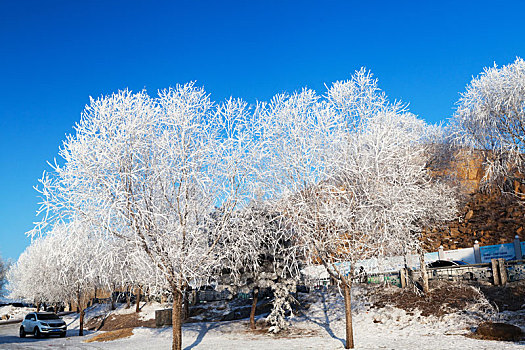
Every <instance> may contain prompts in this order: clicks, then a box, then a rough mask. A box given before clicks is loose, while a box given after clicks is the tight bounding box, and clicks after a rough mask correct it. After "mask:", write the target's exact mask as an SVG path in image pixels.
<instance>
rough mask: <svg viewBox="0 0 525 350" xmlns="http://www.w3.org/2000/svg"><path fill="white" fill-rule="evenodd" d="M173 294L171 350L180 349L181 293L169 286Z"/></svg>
mask: <svg viewBox="0 0 525 350" xmlns="http://www.w3.org/2000/svg"><path fill="white" fill-rule="evenodd" d="M171 288H172V290H171V292H172V295H173V307H172V313H171V322H172V325H173V343H172V347H171V348H172V350H181V349H182V320H181V316H182V315H181V313H182V293H181V292H180V291H179V290H178V289H177V288H176V287H171Z"/></svg>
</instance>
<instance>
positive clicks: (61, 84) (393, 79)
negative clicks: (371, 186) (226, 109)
mask: <svg viewBox="0 0 525 350" xmlns="http://www.w3.org/2000/svg"><path fill="white" fill-rule="evenodd" d="M524 13H525V2H522V1H520V2H512V1H508V2H505V3H503V2H496V1H490V2H484V1H450V2H449V1H413V2H409V1H359V2H357V1H341V2H332V1H319V2H310V1H296V2H292V1H243V2H236V3H234V2H229V1H198V0H194V1H164V2H162V1H151V0H150V1H140V2H139V1H132V0H127V1H111V0H105V1H89V0H86V1H53V0H46V1H23V0H0V133H1V134H0V146H1V154H0V166H1V171H0V184H1V194H0V254H1V255H2V256H3V257H4V258H13V259H16V258H17V257H18V255H19V254H20V253H21V252H22V251H23V249H24V248H25V246H27V245H28V244H29V239H27V238H26V237H25V236H24V232H26V231H28V230H29V229H31V227H32V222H33V221H34V219H35V210H36V209H37V202H38V198H37V193H36V192H35V191H34V190H33V188H32V187H33V186H34V185H36V184H37V179H38V178H39V177H40V176H41V174H42V171H43V170H44V169H48V167H47V165H46V161H47V160H52V159H53V158H54V157H55V156H56V155H57V151H58V147H59V146H60V144H61V141H62V140H63V139H64V138H65V135H66V134H67V133H70V132H71V131H72V126H73V124H74V123H75V122H76V121H78V120H79V117H80V112H81V111H82V109H83V107H84V105H85V104H86V103H88V98H89V96H99V95H101V94H108V93H111V92H113V91H116V90H118V89H122V88H126V87H129V88H130V89H132V90H139V89H142V88H146V89H147V90H148V91H149V92H150V93H152V94H154V93H155V91H156V90H157V89H159V88H165V87H169V86H170V85H175V84H176V83H183V82H187V81H189V80H196V81H197V82H198V83H199V84H202V85H204V86H205V88H206V89H207V91H208V92H209V93H211V94H212V97H213V98H215V99H217V100H220V99H223V98H226V97H229V96H235V97H243V98H245V99H246V100H248V101H249V102H254V101H255V100H256V99H259V100H265V99H268V98H270V97H271V96H272V95H274V94H275V93H278V92H283V91H293V90H296V89H299V88H301V87H303V86H308V87H311V88H314V89H317V90H320V91H322V90H323V89H324V87H323V84H324V83H325V82H326V83H330V82H332V81H334V80H341V79H345V78H348V77H349V76H350V74H351V73H352V72H353V71H354V70H355V69H358V68H359V67H361V66H366V67H368V68H369V69H371V70H372V71H373V72H374V74H375V75H376V76H377V77H378V78H379V81H380V85H381V87H382V88H383V89H384V90H385V91H386V93H387V94H388V95H389V96H390V97H391V98H396V99H402V100H403V101H405V102H409V103H410V106H411V107H410V108H411V110H412V111H413V112H414V113H416V114H418V115H420V116H421V117H423V118H425V119H426V120H427V121H429V122H437V121H440V120H445V119H446V118H448V117H450V116H451V114H452V112H453V108H454V103H455V101H456V100H457V98H458V93H459V92H460V91H462V90H463V89H464V87H465V85H466V83H467V82H468V81H469V80H470V78H471V77H472V76H473V75H477V74H478V73H479V72H480V71H481V70H482V68H483V67H484V66H488V65H492V64H493V63H494V62H496V63H498V64H499V65H501V64H506V63H509V62H511V61H513V60H514V59H515V57H516V56H521V57H523V56H525V25H524V20H523V14H524Z"/></svg>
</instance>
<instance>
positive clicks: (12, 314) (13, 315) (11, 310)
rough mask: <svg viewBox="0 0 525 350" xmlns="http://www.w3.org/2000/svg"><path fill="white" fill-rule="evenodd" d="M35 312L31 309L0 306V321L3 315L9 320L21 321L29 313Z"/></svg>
mask: <svg viewBox="0 0 525 350" xmlns="http://www.w3.org/2000/svg"><path fill="white" fill-rule="evenodd" d="M33 311H36V308H33V307H15V306H12V305H6V306H0V320H1V319H2V317H3V316H4V315H6V316H8V319H9V320H21V319H23V318H24V317H25V315H26V314H28V313H29V312H33Z"/></svg>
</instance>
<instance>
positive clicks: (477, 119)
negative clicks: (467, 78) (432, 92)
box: [451, 58, 525, 190]
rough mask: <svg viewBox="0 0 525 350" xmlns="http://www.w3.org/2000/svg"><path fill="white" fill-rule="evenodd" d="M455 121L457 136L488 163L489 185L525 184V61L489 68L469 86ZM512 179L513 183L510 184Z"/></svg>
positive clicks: (459, 104) (486, 173)
mask: <svg viewBox="0 0 525 350" xmlns="http://www.w3.org/2000/svg"><path fill="white" fill-rule="evenodd" d="M457 105H458V106H457V110H456V112H455V114H454V116H453V118H452V121H451V124H452V127H453V132H454V134H453V136H454V139H455V141H456V142H457V143H458V144H459V145H461V146H463V147H468V148H470V149H472V150H475V151H477V154H478V155H481V156H482V158H483V160H484V165H485V174H484V179H483V180H484V182H485V183H497V184H499V185H503V186H502V188H503V189H504V190H506V188H507V187H508V186H505V185H508V184H509V183H511V181H512V180H517V181H520V182H521V183H523V181H524V180H523V176H522V175H521V174H524V170H525V169H524V157H523V154H524V151H525V148H524V141H525V61H523V59H521V58H517V59H516V60H515V61H514V63H511V64H508V65H505V66H502V67H497V66H496V65H494V67H490V68H485V69H484V71H483V72H482V73H481V74H480V75H478V76H477V77H475V78H473V79H472V81H471V82H470V83H469V84H468V85H467V87H466V90H465V92H463V93H462V94H461V98H460V99H459V101H458V103H457ZM509 180H510V181H509Z"/></svg>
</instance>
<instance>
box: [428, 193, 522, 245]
mask: <svg viewBox="0 0 525 350" xmlns="http://www.w3.org/2000/svg"><path fill="white" fill-rule="evenodd" d="M467 218H468V219H467ZM523 226H525V207H524V206H523V205H522V204H521V201H520V200H519V199H517V198H516V197H514V196H508V195H502V194H501V193H499V192H497V193H496V192H493V193H481V192H479V191H477V192H475V193H473V194H470V195H467V201H466V203H465V204H463V207H462V208H460V212H459V215H458V219H456V220H453V221H450V222H447V223H445V224H443V225H441V226H439V227H438V228H434V229H432V230H425V231H424V234H423V240H424V241H426V244H427V247H426V248H427V250H429V251H437V250H438V248H439V246H440V245H443V247H444V249H445V250H450V249H459V248H470V247H472V246H473V245H474V241H476V240H477V241H478V242H479V244H480V245H482V246H483V245H492V244H502V243H511V242H513V241H514V237H515V236H516V235H518V236H519V237H520V239H521V240H522V241H523V240H525V232H524V230H523Z"/></svg>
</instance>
